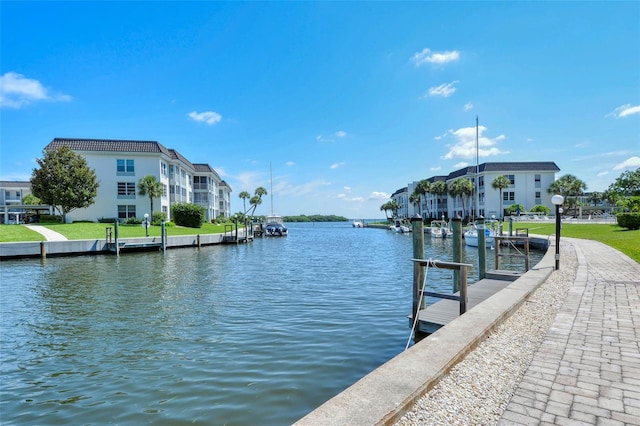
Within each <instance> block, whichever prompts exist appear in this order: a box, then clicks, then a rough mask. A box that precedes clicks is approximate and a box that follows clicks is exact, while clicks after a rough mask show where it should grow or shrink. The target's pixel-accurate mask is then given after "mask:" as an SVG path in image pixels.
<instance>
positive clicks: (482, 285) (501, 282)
mask: <svg viewBox="0 0 640 426" xmlns="http://www.w3.org/2000/svg"><path fill="white" fill-rule="evenodd" d="M512 281H513V280H505V279H491V278H485V279H483V280H480V281H478V282H476V283H475V284H472V285H470V286H469V287H468V289H467V297H468V302H467V311H468V310H469V309H473V307H474V306H476V305H478V304H480V303H482V302H483V301H485V300H487V299H488V298H489V297H491V296H493V295H494V294H496V293H497V292H499V291H500V290H502V289H504V288H506V287H507V286H508V285H509V284H511V283H512ZM455 295H456V296H459V295H460V292H457V293H455ZM459 316H460V302H458V301H455V300H448V299H442V300H438V301H437V302H435V303H433V304H431V305H429V306H427V307H426V308H425V309H421V310H420V311H419V312H418V325H417V330H418V331H419V332H421V333H427V334H431V333H435V332H436V331H438V329H440V328H441V327H444V326H445V325H447V324H448V323H450V322H451V321H453V320H454V319H456V318H458V317H459ZM409 319H410V321H411V324H412V323H413V318H411V316H409Z"/></svg>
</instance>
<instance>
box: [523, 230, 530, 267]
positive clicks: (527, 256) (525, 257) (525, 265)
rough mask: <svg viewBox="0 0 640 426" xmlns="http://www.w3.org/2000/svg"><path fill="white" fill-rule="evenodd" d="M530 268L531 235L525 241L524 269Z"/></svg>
mask: <svg viewBox="0 0 640 426" xmlns="http://www.w3.org/2000/svg"><path fill="white" fill-rule="evenodd" d="M528 270H529V237H527V239H526V240H525V241H524V271H525V272H527V271H528Z"/></svg>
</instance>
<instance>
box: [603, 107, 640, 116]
mask: <svg viewBox="0 0 640 426" xmlns="http://www.w3.org/2000/svg"><path fill="white" fill-rule="evenodd" d="M633 114H640V105H634V106H631V104H625V105H620V106H619V107H618V108H616V109H614V110H613V111H611V112H610V113H609V114H607V115H606V116H607V117H615V118H624V117H628V116H630V115H633Z"/></svg>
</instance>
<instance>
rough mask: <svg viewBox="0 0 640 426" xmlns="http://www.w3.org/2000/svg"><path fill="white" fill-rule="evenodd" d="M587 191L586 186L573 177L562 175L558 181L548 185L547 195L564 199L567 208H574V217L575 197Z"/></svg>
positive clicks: (575, 208)
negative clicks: (559, 196) (554, 195)
mask: <svg viewBox="0 0 640 426" xmlns="http://www.w3.org/2000/svg"><path fill="white" fill-rule="evenodd" d="M586 189H587V184H586V183H584V182H583V181H581V180H580V179H578V178H577V177H575V176H574V175H564V176H562V177H561V178H560V179H558V180H556V181H555V182H553V183H552V184H551V185H549V189H548V190H547V192H548V193H549V194H560V195H562V196H563V197H564V200H565V202H566V203H567V205H568V207H569V208H571V207H572V206H573V207H574V215H575V214H576V212H575V210H577V202H578V200H577V198H576V197H577V196H578V195H582V194H583V193H584V191H585V190H586Z"/></svg>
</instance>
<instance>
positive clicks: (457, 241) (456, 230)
mask: <svg viewBox="0 0 640 426" xmlns="http://www.w3.org/2000/svg"><path fill="white" fill-rule="evenodd" d="M451 224H452V228H453V241H452V243H453V262H454V263H462V218H461V217H460V216H456V217H454V218H453V219H451ZM458 291H460V271H459V270H457V269H454V270H453V292H454V293H457V292H458Z"/></svg>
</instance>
